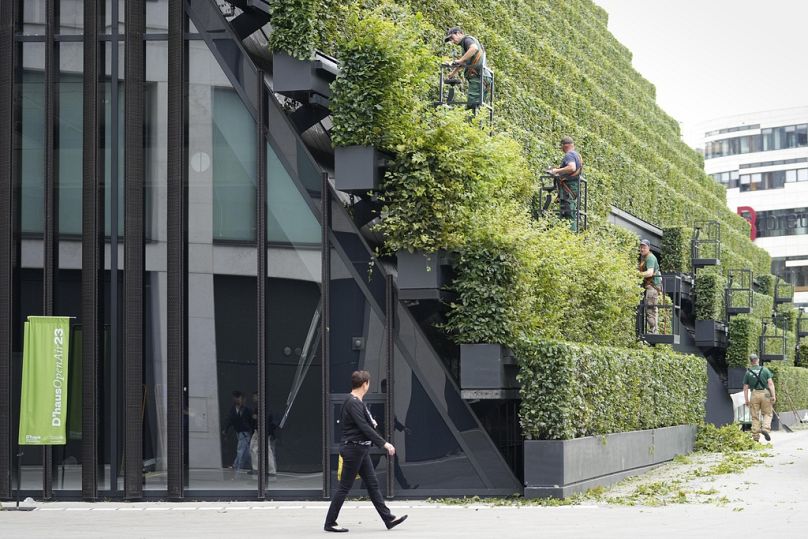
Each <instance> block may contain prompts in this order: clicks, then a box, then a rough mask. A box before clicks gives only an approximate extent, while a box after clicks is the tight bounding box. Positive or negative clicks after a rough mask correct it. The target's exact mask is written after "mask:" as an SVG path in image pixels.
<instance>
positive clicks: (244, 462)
mask: <svg viewBox="0 0 808 539" xmlns="http://www.w3.org/2000/svg"><path fill="white" fill-rule="evenodd" d="M231 427H232V428H233V430H234V431H235V432H236V439H237V440H238V445H236V458H235V460H233V472H234V474H236V475H237V474H239V473H240V472H241V471H242V470H243V471H245V472H247V471H248V470H249V469H250V437H251V436H252V431H253V428H252V410H250V409H249V408H247V407H246V406H245V405H244V396H243V395H242V394H241V391H238V390H236V391H233V407H232V408H230V413H229V414H228V415H227V421H226V422H225V425H224V429H222V436H224V435H226V434H227V431H228V430H230V428H231Z"/></svg>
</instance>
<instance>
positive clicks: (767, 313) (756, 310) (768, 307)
mask: <svg viewBox="0 0 808 539" xmlns="http://www.w3.org/2000/svg"><path fill="white" fill-rule="evenodd" d="M752 301H753V304H752V316H754V317H757V318H759V319H761V320H771V318H772V312H774V298H773V297H771V296H769V295H766V294H760V293H758V292H754V291H753V292H752Z"/></svg>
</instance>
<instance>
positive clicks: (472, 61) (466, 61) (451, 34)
mask: <svg viewBox="0 0 808 539" xmlns="http://www.w3.org/2000/svg"><path fill="white" fill-rule="evenodd" d="M443 41H444V42H445V43H448V42H449V41H451V42H452V43H454V44H455V45H460V46H461V47H463V55H462V56H461V57H460V58H458V59H457V60H455V61H454V62H452V64H451V65H452V67H454V70H453V71H452V72H451V73H450V74H449V77H448V79H447V81H446V82H447V83H448V84H458V83H459V82H460V81H459V80H458V79H457V74H458V73H460V71H461V70H463V71H464V73H463V75H464V76H465V77H466V80H467V81H468V85H469V86H468V103H467V105H466V106H467V108H469V109H471V110H473V111H474V113H475V114H476V113H477V109H479V108H480V106H481V105H482V104H483V102H484V92H485V91H486V87H490V85H491V81H492V80H493V78H492V77H491V74H490V72H489V71H488V66H487V65H486V58H485V48H483V46H482V44H480V42H479V41H478V40H477V38H476V37H474V36H467V35H466V34H464V33H463V30H461V29H460V27H458V26H455V27H452V28H449V29H448V30H447V31H446V38H445V39H444V40H443Z"/></svg>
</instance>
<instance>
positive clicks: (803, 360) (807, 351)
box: [794, 338, 808, 367]
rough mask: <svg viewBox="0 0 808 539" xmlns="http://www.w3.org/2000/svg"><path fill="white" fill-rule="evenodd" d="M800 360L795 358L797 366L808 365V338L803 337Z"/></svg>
mask: <svg viewBox="0 0 808 539" xmlns="http://www.w3.org/2000/svg"><path fill="white" fill-rule="evenodd" d="M799 348H800V350H799V360H797V359H796V358H795V360H794V364H795V365H796V366H797V367H808V340H806V339H805V338H803V340H802V341H801V342H800V346H799Z"/></svg>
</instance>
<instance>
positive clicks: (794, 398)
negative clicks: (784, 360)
mask: <svg viewBox="0 0 808 539" xmlns="http://www.w3.org/2000/svg"><path fill="white" fill-rule="evenodd" d="M766 367H768V368H769V369H771V371H772V374H774V389H775V392H776V393H777V402H776V403H775V404H774V407H775V409H776V410H777V411H778V412H779V413H781V414H782V413H785V412H788V411H791V410H792V406H793V408H796V409H797V410H806V409H808V369H805V368H802V367H791V366H788V365H779V364H772V363H767V364H766Z"/></svg>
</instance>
